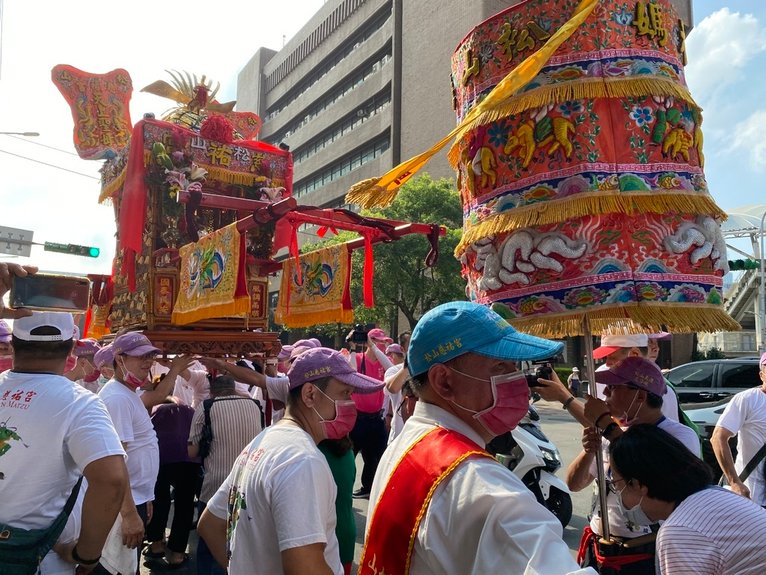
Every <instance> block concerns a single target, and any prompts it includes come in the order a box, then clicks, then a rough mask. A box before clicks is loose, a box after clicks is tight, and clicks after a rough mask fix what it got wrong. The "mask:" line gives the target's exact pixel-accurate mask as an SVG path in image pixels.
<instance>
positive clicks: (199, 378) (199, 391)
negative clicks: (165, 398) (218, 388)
mask: <svg viewBox="0 0 766 575" xmlns="http://www.w3.org/2000/svg"><path fill="white" fill-rule="evenodd" d="M173 395H174V396H176V397H177V398H178V399H179V400H180V402H181V403H182V404H184V405H188V406H190V407H191V408H193V409H197V406H198V405H199V404H200V403H202V402H203V401H205V400H206V399H207V398H208V397H210V382H209V381H208V379H207V371H205V370H204V369H190V370H189V379H184V378H183V377H181V376H180V375H179V376H178V377H176V384H175V387H174V388H173Z"/></svg>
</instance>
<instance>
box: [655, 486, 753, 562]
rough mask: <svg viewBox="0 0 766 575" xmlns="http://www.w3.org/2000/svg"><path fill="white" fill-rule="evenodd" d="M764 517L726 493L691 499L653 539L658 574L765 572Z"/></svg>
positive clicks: (749, 503)
mask: <svg viewBox="0 0 766 575" xmlns="http://www.w3.org/2000/svg"><path fill="white" fill-rule="evenodd" d="M764 533H766V511H764V510H763V509H762V508H761V507H759V506H758V505H756V504H754V503H753V502H752V501H749V500H747V499H745V498H744V497H740V496H739V495H736V494H735V493H731V492H730V491H727V490H725V489H718V488H711V489H704V490H702V491H699V492H697V493H695V494H694V495H690V496H689V497H687V498H686V499H685V500H684V501H682V502H681V504H680V505H679V506H678V507H677V508H676V509H675V510H674V511H673V513H671V514H670V517H668V519H667V521H665V523H663V525H662V527H660V531H659V533H658V534H657V557H658V559H659V562H660V569H661V571H662V573H668V574H673V575H676V574H680V575H684V574H689V575H760V574H761V573H763V572H764V568H766V545H764V544H763V534H764Z"/></svg>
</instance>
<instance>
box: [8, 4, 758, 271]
mask: <svg viewBox="0 0 766 575" xmlns="http://www.w3.org/2000/svg"><path fill="white" fill-rule="evenodd" d="M0 2H3V0H0ZM322 3H323V2H322V0H289V1H287V2H265V1H263V0H260V1H257V2H256V1H250V2H242V1H239V0H217V1H216V2H215V3H211V2H202V1H201V0H187V1H184V2H180V1H177V0H172V1H171V0H163V1H161V2H157V1H156V0H155V1H151V2H150V1H149V0H133V1H132V2H130V3H113V2H104V1H98V2H97V1H95V0H79V1H78V2H76V3H71V2H53V1H50V0H5V2H4V10H3V16H4V20H5V21H4V22H3V38H2V48H3V51H2V68H1V69H0V110H2V112H1V113H0V131H36V132H40V133H41V136H40V137H39V138H35V139H34V141H36V142H37V143H38V144H45V145H47V146H53V147H55V148H59V149H61V150H65V151H66V152H69V153H64V152H60V151H55V150H50V149H47V148H44V147H42V146H40V145H36V144H33V143H29V142H24V141H20V140H18V139H15V138H11V137H9V136H3V135H0V190H1V193H0V202H1V203H0V225H2V226H11V227H16V228H22V229H31V230H34V231H35V240H36V241H39V242H42V241H53V242H60V243H74V244H83V245H93V246H98V247H100V248H102V252H101V257H99V258H98V259H96V260H93V259H89V258H81V257H75V256H68V255H63V254H53V253H48V252H44V251H42V248H39V247H36V248H33V251H32V261H33V262H34V263H36V264H38V265H40V266H41V267H42V268H44V269H47V270H57V271H73V272H80V273H109V272H110V270H111V258H112V256H113V253H114V230H115V228H114V219H113V214H112V208H111V207H110V206H104V205H98V204H97V202H96V200H97V197H98V193H99V189H100V188H99V182H98V181H97V179H98V168H99V167H100V162H93V161H90V162H89V161H85V160H80V159H79V158H77V157H76V156H74V155H72V154H73V152H74V150H73V147H72V120H71V116H70V112H69V109H68V106H67V105H66V103H65V101H64V99H63V98H62V97H61V96H60V95H59V93H58V91H57V90H56V89H55V87H54V86H53V84H52V83H51V81H50V70H51V68H52V67H53V66H54V65H56V64H59V63H66V64H71V65H74V66H76V67H78V68H81V69H84V70H88V71H91V72H98V73H103V72H107V71H109V70H112V69H114V68H125V69H127V70H128V71H129V72H130V74H131V76H132V78H133V87H134V94H133V100H132V103H131V116H132V119H133V121H134V122H135V121H137V120H138V119H140V117H141V115H142V114H143V113H144V112H154V113H156V114H158V115H159V114H161V113H162V112H163V111H165V110H166V109H167V108H168V107H170V105H169V102H168V101H167V100H163V99H161V98H158V97H156V96H150V95H146V94H141V93H139V90H140V89H141V88H142V87H143V86H146V85H147V84H149V83H151V82H153V81H154V80H157V79H167V76H166V75H165V73H164V70H165V69H175V70H188V71H190V72H194V73H197V74H199V75H201V74H206V75H207V76H208V77H211V78H214V79H216V80H218V81H220V82H221V85H222V91H221V94H220V97H219V99H221V100H222V101H225V100H228V99H233V98H234V95H235V93H236V76H237V73H238V71H239V70H240V69H241V67H242V66H244V64H245V63H247V61H248V60H249V58H250V57H251V56H252V55H253V54H254V52H255V50H256V49H257V47H258V46H268V47H271V48H275V49H278V48H280V47H281V46H282V36H283V35H285V36H286V37H287V38H290V37H291V36H292V35H293V34H294V33H295V32H296V31H297V30H298V29H300V27H301V26H302V25H303V24H304V23H305V22H306V21H307V20H308V19H309V18H310V17H311V15H313V14H314V12H315V11H316V10H317V9H318V8H319V7H320V6H321V5H322ZM74 7H76V10H75V9H74ZM213 7H214V9H212V10H211V8H213ZM694 20H695V29H694V30H693V31H692V32H691V33H690V34H689V38H688V40H687V52H688V56H689V65H688V67H687V80H688V83H689V86H690V88H691V91H692V94H693V95H694V97H695V99H696V100H697V102H698V103H699V104H700V105H701V106H702V108H703V110H704V124H703V130H704V135H705V156H706V162H707V163H706V175H707V178H708V182H709V186H710V190H711V193H712V194H713V197H714V198H715V199H716V201H717V202H718V204H719V205H720V206H721V207H722V208H724V209H726V210H732V209H734V208H736V207H738V206H742V205H745V204H754V203H766V197H765V195H764V192H763V191H762V189H761V188H762V186H761V181H762V179H763V178H764V176H765V175H766V82H764V81H763V77H764V74H763V70H764V69H765V68H766V1H764V0H741V1H733V0H732V1H728V2H714V1H711V0H697V1H695V2H694ZM8 152H10V153H11V154H17V155H21V156H26V157H29V158H34V159H37V160H39V161H43V162H48V163H51V164H55V165H58V166H61V167H65V168H67V169H69V170H72V171H74V172H78V173H79V174H80V175H77V174H72V173H68V172H64V171H61V170H56V169H53V168H50V167H46V166H44V165H41V164H36V163H33V162H30V161H29V160H24V159H21V158H17V157H15V156H12V155H9V153H8ZM0 259H7V256H4V255H0ZM19 261H22V262H24V261H25V260H23V259H20V260H19Z"/></svg>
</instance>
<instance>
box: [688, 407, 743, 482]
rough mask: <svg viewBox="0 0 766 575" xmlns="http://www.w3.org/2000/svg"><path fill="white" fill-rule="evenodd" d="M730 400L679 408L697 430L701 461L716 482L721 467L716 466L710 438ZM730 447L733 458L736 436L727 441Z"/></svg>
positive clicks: (735, 448) (735, 449)
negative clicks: (707, 466)
mask: <svg viewBox="0 0 766 575" xmlns="http://www.w3.org/2000/svg"><path fill="white" fill-rule="evenodd" d="M730 400H731V396H729V397H726V398H725V399H722V400H720V401H716V402H715V403H693V404H686V405H682V406H681V407H682V408H683V410H684V411H685V412H686V415H687V416H689V419H691V420H692V421H693V422H694V423H695V424H696V425H697V427H698V428H699V432H700V436H701V437H700V441H701V443H702V459H703V460H704V461H705V463H707V464H708V465H709V466H710V467H711V469H712V470H713V477H714V478H715V480H716V481H718V479H720V477H721V467H720V466H719V465H718V461H717V460H716V458H715V453H714V452H713V446H712V444H711V443H710V438H711V437H712V435H713V430H714V429H715V426H716V424H717V423H718V418H720V417H721V414H722V413H723V410H724V409H726V404H728V403H729V401H730ZM729 445H730V446H731V452H732V455H733V456H734V457H736V456H737V436H736V435H735V436H734V437H732V438H731V439H730V440H729Z"/></svg>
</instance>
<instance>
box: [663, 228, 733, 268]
mask: <svg viewBox="0 0 766 575" xmlns="http://www.w3.org/2000/svg"><path fill="white" fill-rule="evenodd" d="M663 244H664V245H665V249H667V250H668V251H669V252H671V253H674V254H684V253H686V252H687V251H689V249H690V248H692V246H696V247H695V248H694V249H693V250H692V252H691V253H690V254H689V263H691V265H692V266H696V265H697V264H698V263H699V262H700V261H701V260H703V259H705V258H710V259H711V260H712V261H713V269H714V270H721V271H722V272H723V273H724V274H726V273H728V272H729V262H728V261H727V259H726V240H724V238H723V235H722V234H721V228H720V226H719V225H718V222H717V221H716V220H715V219H714V218H711V217H710V216H698V217H697V218H696V219H695V221H694V222H684V223H682V224H681V225H680V226H678V229H677V230H676V232H675V234H673V235H669V236H665V238H663Z"/></svg>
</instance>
